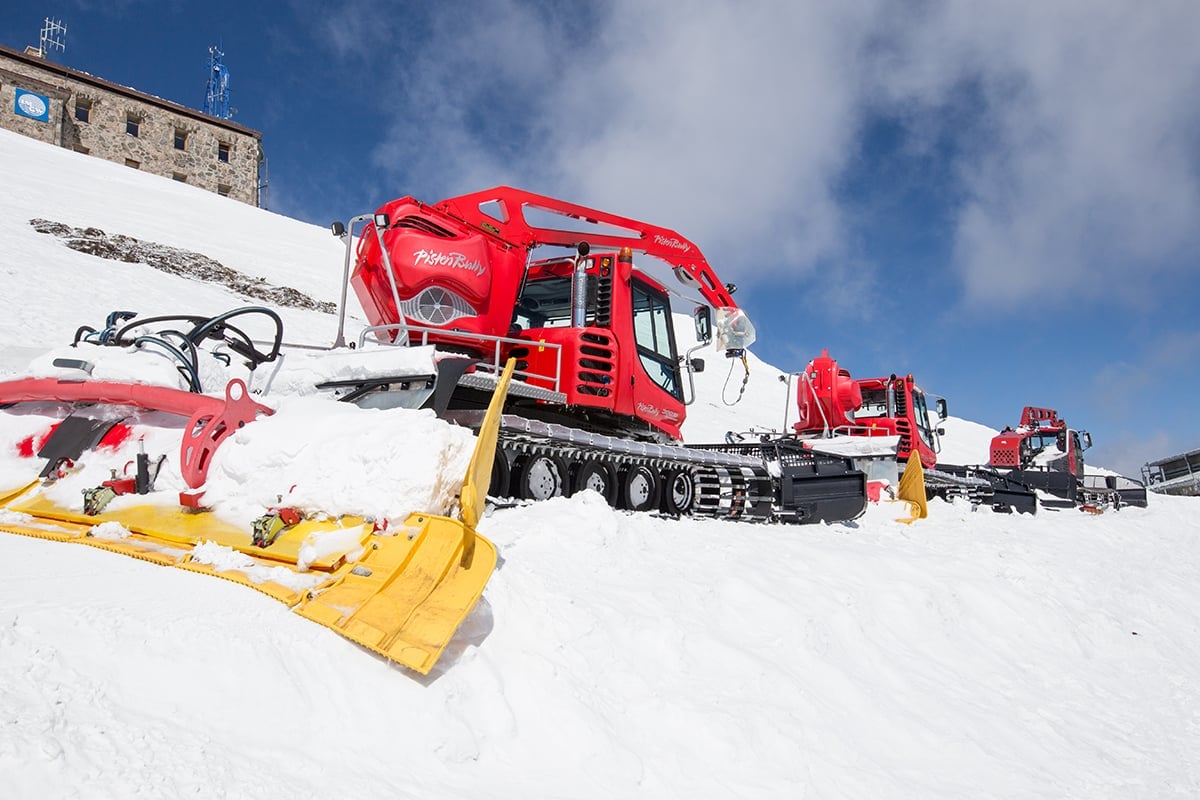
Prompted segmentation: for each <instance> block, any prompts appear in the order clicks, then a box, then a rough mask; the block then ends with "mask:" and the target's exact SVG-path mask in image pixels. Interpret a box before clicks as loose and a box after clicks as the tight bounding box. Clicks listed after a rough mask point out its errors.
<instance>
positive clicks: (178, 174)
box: [171, 172, 187, 183]
mask: <svg viewBox="0 0 1200 800" xmlns="http://www.w3.org/2000/svg"><path fill="white" fill-rule="evenodd" d="M171 178H172V179H174V180H177V181H179V182H180V183H187V175H184V174H183V173H182V172H172V173H171Z"/></svg>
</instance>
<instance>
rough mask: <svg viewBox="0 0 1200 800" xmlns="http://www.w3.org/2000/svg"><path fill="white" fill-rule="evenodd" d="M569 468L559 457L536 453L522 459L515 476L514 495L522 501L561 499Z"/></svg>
mask: <svg viewBox="0 0 1200 800" xmlns="http://www.w3.org/2000/svg"><path fill="white" fill-rule="evenodd" d="M566 475H567V468H566V466H565V465H564V464H563V462H562V459H560V458H558V457H557V456H551V455H546V454H545V453H536V454H534V455H528V456H525V457H524V458H522V459H521V460H520V461H519V462H518V465H517V471H516V474H515V475H514V476H513V485H512V490H513V493H514V494H516V495H517V496H518V497H520V498H521V499H522V500H549V499H550V498H551V497H560V496H561V495H562V493H563V488H564V486H565V485H566V480H565V478H566Z"/></svg>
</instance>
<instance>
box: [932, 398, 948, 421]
mask: <svg viewBox="0 0 1200 800" xmlns="http://www.w3.org/2000/svg"><path fill="white" fill-rule="evenodd" d="M933 407H934V408H935V409H937V415H938V419H945V418H946V415H947V414H948V413H949V412H948V411H947V406H946V398H944V397H939V398H938V401H937V402H936V403H934V404H933Z"/></svg>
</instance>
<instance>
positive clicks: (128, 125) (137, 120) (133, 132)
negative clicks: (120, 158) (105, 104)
mask: <svg viewBox="0 0 1200 800" xmlns="http://www.w3.org/2000/svg"><path fill="white" fill-rule="evenodd" d="M141 124H142V118H141V117H139V116H138V115H137V114H126V115H125V132H126V133H128V134H129V135H130V136H137V135H138V128H139V127H140V126H141Z"/></svg>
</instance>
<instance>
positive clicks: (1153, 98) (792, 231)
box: [339, 0, 1200, 306]
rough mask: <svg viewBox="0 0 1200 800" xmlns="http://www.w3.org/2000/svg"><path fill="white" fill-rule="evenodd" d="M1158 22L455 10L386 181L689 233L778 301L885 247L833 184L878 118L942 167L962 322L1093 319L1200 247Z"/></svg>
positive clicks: (403, 86)
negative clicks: (1039, 313)
mask: <svg viewBox="0 0 1200 800" xmlns="http://www.w3.org/2000/svg"><path fill="white" fill-rule="evenodd" d="M1151 6H1152V7H1146V6H1139V5H1128V4H1117V3H1097V2H1092V1H1090V0H1063V1H1062V2H1057V3H1051V4H1047V3H1043V2H1034V1H1033V0H1012V1H1011V2H1006V3H984V2H979V3H938V2H928V3H924V4H912V3H889V2H884V0H862V1H861V2H857V3H841V4H832V3H821V2H811V3H772V2H760V3H746V2H740V3H738V2H718V3H705V4H692V3H683V2H657V3H643V2H640V1H638V0H614V2H611V3H607V4H604V5H596V6H587V7H586V8H585V10H583V11H579V10H578V9H575V10H570V9H564V8H563V7H562V6H561V5H559V4H547V3H536V2H521V0H496V1H495V2H489V3H484V4H482V5H481V6H479V7H477V8H475V9H474V10H473V12H472V13H471V14H466V15H462V14H459V13H457V12H455V13H453V14H450V13H449V11H448V10H444V11H443V12H438V13H436V14H435V16H434V17H433V19H432V24H431V27H430V29H429V36H428V38H427V39H425V40H423V41H422V42H419V43H415V44H414V46H416V47H417V50H416V51H413V50H412V49H411V48H405V49H404V50H403V52H402V53H398V55H397V56H396V57H395V60H394V62H393V63H392V64H391V65H390V66H389V69H388V70H387V74H386V78H387V80H386V81H384V82H381V84H380V89H381V96H380V102H381V103H390V104H392V106H393V108H394V111H393V119H394V126H393V128H392V129H391V130H390V131H389V133H388V135H387V137H386V139H385V140H384V141H383V142H382V143H381V145H380V146H379V147H378V149H377V151H376V153H375V163H376V164H377V165H378V167H379V168H380V169H381V170H383V171H385V172H389V173H391V174H393V175H394V176H395V177H396V180H397V183H399V184H400V185H402V186H405V187H406V189H405V191H409V190H410V189H409V188H408V187H412V189H411V190H412V191H414V193H418V194H419V193H420V192H421V191H429V192H431V196H429V197H428V199H430V200H433V199H438V198H440V197H442V196H445V195H448V194H453V193H457V192H461V191H473V190H477V189H480V188H483V187H485V186H488V185H492V184H495V183H501V182H510V183H514V184H516V185H518V186H521V187H523V188H528V189H532V190H534V191H540V192H545V193H549V194H558V195H560V196H564V197H567V198H569V199H571V200H573V201H576V202H580V203H584V204H587V205H593V206H598V207H601V208H604V209H605V210H610V211H614V212H616V213H619V214H623V215H627V216H633V217H638V218H642V219H646V220H648V221H652V222H654V223H656V224H661V225H664V226H667V227H672V228H676V229H677V230H679V231H680V232H681V233H683V234H684V235H685V236H687V237H688V238H691V239H693V240H694V241H696V242H697V243H699V244H700V245H701V247H702V248H703V249H704V250H705V252H706V253H707V254H708V255H709V257H710V259H711V260H712V261H713V262H714V263H715V264H716V265H717V266H718V268H719V270H720V271H721V273H722V275H723V276H725V277H727V278H729V279H733V280H738V281H739V282H742V283H746V282H748V281H755V280H762V281H764V282H766V281H768V280H770V277H769V275H770V274H771V273H772V272H776V271H778V270H781V269H782V270H787V271H789V272H792V273H795V274H797V275H803V274H811V273H812V272H813V271H814V270H815V269H816V265H817V264H818V263H819V262H822V261H824V262H825V263H844V261H845V260H846V259H848V258H851V257H854V256H856V255H860V253H859V252H857V250H856V248H857V247H858V244H859V241H858V239H856V237H869V236H870V231H869V230H867V231H855V230H853V220H850V219H848V218H847V214H846V211H845V209H844V208H843V206H842V203H841V198H839V196H838V189H837V186H838V181H839V179H840V178H841V177H842V176H843V175H844V172H845V170H846V168H847V166H848V165H850V164H852V163H853V160H854V159H855V158H857V157H858V154H859V151H860V149H861V147H862V140H861V133H862V130H863V129H864V126H865V123H866V122H868V121H869V120H871V119H872V118H874V117H875V116H877V115H882V116H887V117H890V118H893V119H897V120H899V121H900V122H902V123H903V124H904V126H905V129H906V130H907V132H908V134H909V136H910V141H909V143H908V148H909V150H910V151H915V152H920V151H921V150H922V148H926V149H927V148H931V147H933V146H934V143H935V142H944V141H946V140H947V139H948V140H949V141H950V142H951V143H952V147H951V148H949V149H948V151H947V152H949V153H951V154H952V155H951V157H952V158H953V159H954V164H953V168H952V169H951V170H950V171H949V173H948V174H950V175H952V176H954V178H955V180H956V181H957V183H956V184H955V185H953V186H947V187H946V195H947V196H948V197H953V198H955V200H954V203H955V207H954V211H953V213H952V216H951V220H952V223H951V224H952V228H951V230H952V234H951V235H952V236H953V237H954V243H955V244H954V263H953V268H954V269H956V270H958V271H959V273H960V274H959V277H960V280H961V285H962V287H963V289H964V292H965V296H966V297H967V299H968V300H970V301H973V302H975V303H979V304H983V305H999V306H1006V305H1007V306H1012V305H1015V304H1016V303H1017V302H1018V301H1021V300H1023V299H1024V298H1026V297H1027V296H1028V295H1027V292H1028V287H1029V286H1031V285H1033V286H1044V285H1046V284H1047V282H1049V283H1050V284H1051V285H1053V286H1055V287H1058V288H1060V289H1061V290H1062V293H1061V298H1062V299H1061V302H1063V303H1066V302H1070V301H1075V302H1077V301H1078V300H1079V299H1081V298H1086V297H1087V296H1089V295H1094V294H1099V293H1101V292H1106V291H1110V290H1111V287H1113V286H1114V285H1121V284H1123V283H1124V284H1130V283H1133V282H1134V281H1133V279H1134V278H1135V277H1136V278H1137V285H1138V286H1141V287H1148V286H1149V285H1150V284H1149V282H1148V281H1147V280H1146V279H1147V278H1150V277H1153V276H1154V275H1156V274H1162V273H1165V272H1170V271H1171V270H1173V269H1174V270H1177V269H1178V268H1179V267H1178V264H1179V263H1180V262H1184V261H1186V259H1185V258H1183V256H1184V255H1185V254H1187V253H1194V252H1195V250H1196V248H1197V245H1200V234H1198V233H1197V230H1200V226H1197V225H1196V224H1195V220H1196V219H1200V188H1198V172H1200V169H1198V164H1197V142H1200V135H1198V133H1197V130H1198V127H1200V125H1198V123H1200V115H1198V112H1197V106H1196V103H1195V102H1194V101H1195V90H1196V88H1197V86H1198V85H1200V48H1196V47H1195V42H1196V41H1200V6H1197V5H1196V4H1195V3H1193V2H1187V1H1186V0H1185V1H1182V2H1169V1H1164V2H1157V3H1153V4H1151ZM581 13H582V14H586V15H588V16H587V18H586V19H583V20H581V19H580V18H579V14H581ZM567 14H572V15H573V16H571V17H567V16H565V15H567ZM339 47H342V48H344V47H345V45H339ZM835 274H836V271H835ZM847 279H848V278H847ZM1148 291H1149V289H1146V290H1145V292H1148ZM1145 292H1143V295H1142V296H1141V297H1139V296H1138V293H1137V292H1125V293H1123V295H1122V297H1121V299H1126V300H1132V301H1135V302H1136V301H1138V300H1139V299H1140V300H1145ZM1050 302H1054V301H1053V300H1051V301H1050Z"/></svg>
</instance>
